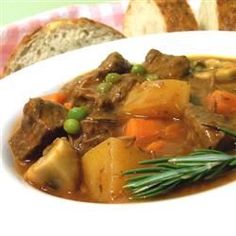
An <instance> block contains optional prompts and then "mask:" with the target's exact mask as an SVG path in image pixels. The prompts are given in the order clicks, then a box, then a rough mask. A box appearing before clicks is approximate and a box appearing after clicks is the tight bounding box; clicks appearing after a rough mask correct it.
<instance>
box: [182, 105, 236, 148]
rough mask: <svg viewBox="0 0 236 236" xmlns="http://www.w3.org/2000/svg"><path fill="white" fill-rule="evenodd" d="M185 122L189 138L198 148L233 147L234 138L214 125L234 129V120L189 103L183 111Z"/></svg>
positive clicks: (235, 126)
mask: <svg viewBox="0 0 236 236" xmlns="http://www.w3.org/2000/svg"><path fill="white" fill-rule="evenodd" d="M185 122H186V123H187V125H188V127H189V129H190V130H191V131H190V133H189V134H190V139H192V140H194V143H198V144H199V146H198V147H199V148H216V149H220V150H222V149H225V148H226V149H228V150H232V149H234V142H235V140H234V139H233V138H232V137H229V136H227V135H226V134H224V133H223V132H221V131H218V130H217V129H216V128H215V127H225V128H230V129H234V130H236V122H234V121H233V120H229V119H228V118H225V117H224V116H222V115H218V114H214V113H211V112H208V111H206V110H205V109H204V108H203V107H201V106H194V105H190V106H189V108H187V109H186V111H185Z"/></svg>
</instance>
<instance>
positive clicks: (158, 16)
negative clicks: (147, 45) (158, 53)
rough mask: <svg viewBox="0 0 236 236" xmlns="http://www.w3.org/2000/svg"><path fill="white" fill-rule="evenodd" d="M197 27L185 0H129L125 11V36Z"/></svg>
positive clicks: (194, 28) (195, 28)
mask: <svg viewBox="0 0 236 236" xmlns="http://www.w3.org/2000/svg"><path fill="white" fill-rule="evenodd" d="M197 29H198V24H197V21H196V19H195V16H194V14H193V12H192V10H191V8H190V6H189V4H188V2H187V1H186V0H168V1H163V0H130V2H129V6H128V9H127V11H126V13H125V19H124V34H125V35H126V36H136V35H143V34H150V33H159V32H171V31H189V30H197Z"/></svg>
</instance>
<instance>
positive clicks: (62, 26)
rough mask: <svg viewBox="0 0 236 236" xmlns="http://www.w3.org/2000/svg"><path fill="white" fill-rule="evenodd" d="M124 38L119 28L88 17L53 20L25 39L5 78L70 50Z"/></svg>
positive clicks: (14, 54)
mask: <svg viewBox="0 0 236 236" xmlns="http://www.w3.org/2000/svg"><path fill="white" fill-rule="evenodd" d="M123 37H124V36H123V35H122V34H121V33H120V32H118V31H116V30H115V29H113V28H111V27H109V26H107V25H104V24H102V23H98V22H95V21H92V20H89V19H87V18H80V19H77V20H57V21H53V22H51V23H48V24H47V25H45V26H43V27H42V28H40V29H38V30H37V31H35V32H33V33H32V34H31V35H28V36H26V37H24V38H23V40H22V42H21V43H20V45H19V46H18V47H17V49H16V50H15V52H14V53H13V55H12V56H11V58H10V60H9V61H8V63H7V65H6V67H5V70H4V76H6V75H8V74H10V73H12V72H14V71H17V70H19V69H21V68H23V67H25V66H28V65H31V64H33V63H35V62H38V61H40V60H43V59H46V58H49V57H51V56H54V55H57V54H61V53H64V52H66V51H69V50H73V49H77V48H81V47H84V46H88V45H92V44H97V43H101V42H106V41H112V40H115V39H120V38H123Z"/></svg>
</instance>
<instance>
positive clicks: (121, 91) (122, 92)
mask: <svg viewBox="0 0 236 236" xmlns="http://www.w3.org/2000/svg"><path fill="white" fill-rule="evenodd" d="M140 80H141V77H140V76H139V75H135V74H123V75H121V79H120V81H119V82H118V83H116V84H114V86H112V88H111V90H110V91H109V92H108V93H107V94H106V95H105V96H102V100H101V103H100V107H101V108H102V109H103V110H105V111H107V110H109V109H113V108H115V107H116V105H117V104H118V103H119V102H121V101H122V100H124V99H125V97H126V96H127V95H128V93H129V92H130V91H131V89H132V87H133V86H134V85H135V84H136V83H137V82H138V81H140Z"/></svg>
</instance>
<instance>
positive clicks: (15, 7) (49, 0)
mask: <svg viewBox="0 0 236 236" xmlns="http://www.w3.org/2000/svg"><path fill="white" fill-rule="evenodd" d="M118 1H119V0H0V26H4V25H6V24H9V23H11V22H15V21H17V20H22V19H24V18H26V17H30V16H33V15H35V14H38V13H41V12H44V11H48V10H51V9H55V8H59V7H65V6H69V5H77V4H94V3H110V2H118Z"/></svg>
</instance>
